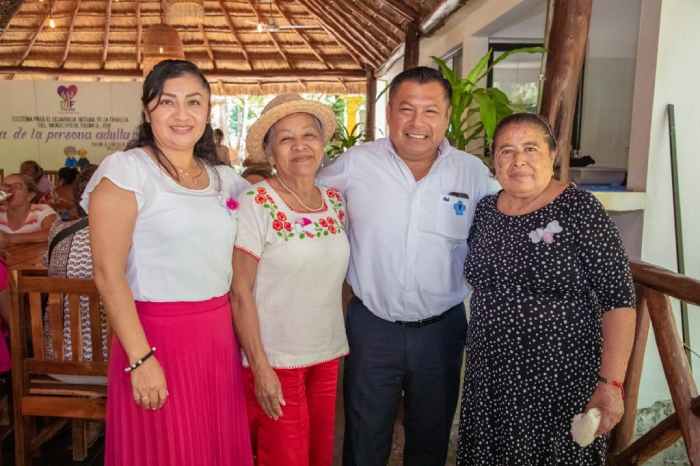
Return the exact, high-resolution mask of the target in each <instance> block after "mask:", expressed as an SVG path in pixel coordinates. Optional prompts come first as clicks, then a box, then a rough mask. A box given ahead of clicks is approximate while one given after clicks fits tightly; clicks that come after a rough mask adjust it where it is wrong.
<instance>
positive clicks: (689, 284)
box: [630, 261, 700, 306]
mask: <svg viewBox="0 0 700 466" xmlns="http://www.w3.org/2000/svg"><path fill="white" fill-rule="evenodd" d="M630 267H631V269H632V277H633V278H634V281H635V282H636V283H639V284H641V285H644V286H646V287H649V288H653V289H655V290H657V291H660V292H662V293H664V294H667V295H669V296H672V297H674V298H677V299H680V300H681V301H685V302H687V303H689V304H695V305H696V306H700V280H695V279H694V278H690V277H687V276H684V275H680V274H677V273H676V272H672V271H670V270H668V269H664V268H662V267H658V266H656V265H652V264H647V263H646V262H636V261H632V262H630Z"/></svg>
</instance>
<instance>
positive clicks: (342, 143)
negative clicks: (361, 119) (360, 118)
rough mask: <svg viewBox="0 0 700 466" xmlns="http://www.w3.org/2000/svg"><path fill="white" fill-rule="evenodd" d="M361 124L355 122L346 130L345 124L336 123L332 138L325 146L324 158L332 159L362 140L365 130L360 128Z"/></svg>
mask: <svg viewBox="0 0 700 466" xmlns="http://www.w3.org/2000/svg"><path fill="white" fill-rule="evenodd" d="M361 126H362V125H361V124H360V123H357V124H355V126H353V128H352V129H351V130H348V128H347V127H345V125H343V124H342V123H338V129H336V131H335V134H334V135H333V139H331V141H330V142H329V143H328V146H326V158H327V159H328V160H334V159H335V158H336V157H338V156H339V155H340V154H342V153H343V152H345V151H346V150H348V149H350V148H351V147H352V146H354V145H355V144H358V143H360V142H362V141H363V140H364V139H365V132H364V131H362V130H361V129H360V128H361Z"/></svg>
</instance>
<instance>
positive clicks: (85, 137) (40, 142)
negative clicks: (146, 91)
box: [0, 80, 141, 175]
mask: <svg viewBox="0 0 700 466" xmlns="http://www.w3.org/2000/svg"><path fill="white" fill-rule="evenodd" d="M66 88H70V89H71V90H72V92H73V94H72V97H70V98H68V97H67V96H66V94H65V90H66ZM0 94H2V95H3V96H4V101H3V105H2V111H0V168H2V169H4V170H5V174H6V175H7V174H10V173H13V172H16V171H17V170H18V169H19V166H20V164H21V163H22V162H23V161H24V160H30V159H31V160H36V161H37V162H39V164H40V165H41V166H42V167H43V168H45V169H47V170H57V169H59V168H60V167H62V166H63V164H64V162H65V158H66V155H67V153H69V152H71V148H73V149H74V150H75V151H79V152H80V154H83V155H85V156H86V157H88V159H89V160H90V161H91V162H93V163H97V162H100V161H101V160H102V158H104V156H105V155H107V154H109V153H112V152H114V151H116V150H120V149H122V148H123V147H124V145H125V144H126V142H127V141H128V140H129V139H131V137H132V135H133V134H132V133H133V131H134V129H135V128H136V126H137V125H138V123H139V122H140V119H141V101H140V96H141V84H140V83H135V82H109V83H105V82H75V81H55V80H12V81H0ZM61 94H62V95H61ZM75 156H76V158H77V157H78V155H77V154H76V155H75Z"/></svg>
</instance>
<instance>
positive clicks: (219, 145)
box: [214, 128, 240, 165]
mask: <svg viewBox="0 0 700 466" xmlns="http://www.w3.org/2000/svg"><path fill="white" fill-rule="evenodd" d="M214 143H215V144H216V158H218V159H219V160H220V161H221V162H223V163H225V164H226V165H240V161H239V160H238V152H237V151H236V150H235V149H231V148H230V147H228V146H226V145H224V132H223V131H222V130H221V128H216V129H215V130H214Z"/></svg>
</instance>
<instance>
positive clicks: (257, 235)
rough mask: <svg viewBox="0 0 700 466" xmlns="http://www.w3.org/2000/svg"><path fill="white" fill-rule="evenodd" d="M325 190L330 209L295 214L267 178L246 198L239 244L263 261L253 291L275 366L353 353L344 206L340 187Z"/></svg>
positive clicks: (265, 342) (241, 209)
mask: <svg viewBox="0 0 700 466" xmlns="http://www.w3.org/2000/svg"><path fill="white" fill-rule="evenodd" d="M321 192H322V197H323V200H324V203H325V209H323V210H322V211H321V212H314V213H299V212H295V211H293V210H292V209H290V208H289V206H287V205H286V204H285V202H284V201H283V200H282V198H281V197H280V196H279V195H278V194H277V193H276V192H275V191H274V189H273V188H272V187H271V186H270V185H269V184H268V183H267V182H266V181H261V182H260V183H258V184H255V185H253V186H252V187H251V189H249V190H247V191H245V192H244V193H243V194H242V195H241V197H240V199H239V200H240V206H239V208H238V210H239V217H238V218H239V224H238V235H237V238H236V248H237V249H239V250H242V251H245V252H246V253H248V254H251V255H252V256H253V257H255V258H256V259H258V261H259V262H258V272H257V276H256V280H255V290H254V296H255V302H256V306H257V310H258V317H259V320H260V333H261V337H262V343H263V347H264V348H265V353H266V355H267V357H268V360H269V361H270V364H271V365H272V366H273V367H276V368H293V367H305V366H310V365H313V364H318V363H321V362H324V361H329V360H332V359H335V358H338V357H340V356H343V355H345V354H347V352H348V342H347V338H346V335H345V326H344V323H343V314H342V306H341V298H340V296H341V287H342V284H343V281H344V280H345V275H346V272H347V267H348V259H349V255H350V246H349V242H348V239H347V236H346V234H345V208H344V205H343V199H342V198H341V196H340V194H339V193H338V191H336V190H335V189H332V188H331V189H326V188H321ZM244 364H245V365H247V360H246V359H245V358H244Z"/></svg>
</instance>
